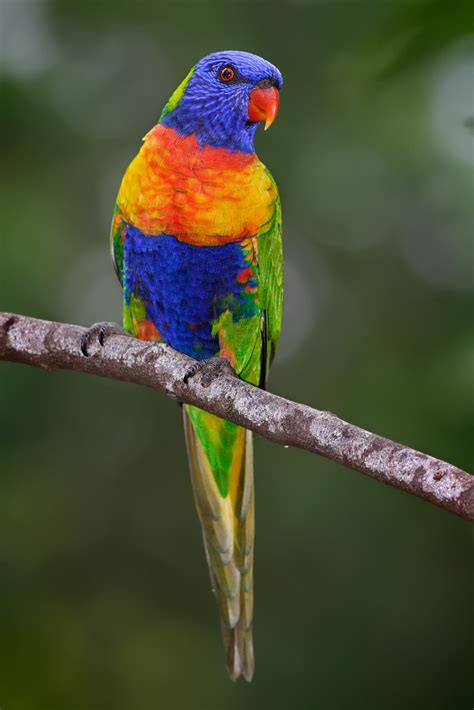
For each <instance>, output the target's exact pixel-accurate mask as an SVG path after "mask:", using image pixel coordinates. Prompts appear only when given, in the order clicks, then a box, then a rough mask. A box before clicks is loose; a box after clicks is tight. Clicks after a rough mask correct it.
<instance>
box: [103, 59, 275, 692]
mask: <svg viewBox="0 0 474 710" xmlns="http://www.w3.org/2000/svg"><path fill="white" fill-rule="evenodd" d="M282 83H283V79H282V75H281V73H280V71H279V70H278V69H277V68H276V67H275V66H274V65H273V64H271V63H270V62H268V61H266V60H265V59H263V58H261V57H259V56H257V55H254V54H250V53H248V52H243V51H221V52H214V53H213V54H209V55H208V56H206V57H204V58H203V59H201V60H200V61H198V62H197V63H196V64H195V66H194V67H193V68H192V69H191V71H190V72H189V73H188V74H187V76H186V77H185V79H184V80H183V81H182V82H181V83H180V84H179V86H178V87H177V89H176V90H175V91H174V92H173V93H172V95H171V97H170V98H169V100H168V102H167V103H166V104H165V106H164V108H163V110H162V112H161V115H160V118H159V120H158V123H157V124H156V125H154V126H153V128H152V129H151V130H150V131H149V132H148V133H147V134H146V136H145V138H144V139H143V144H142V146H141V149H140V151H139V152H138V154H137V155H136V157H135V158H134V159H133V160H132V162H131V163H130V165H129V166H128V168H127V169H126V171H125V174H124V176H123V179H122V182H121V185H120V188H119V192H118V196H117V200H116V205H115V211H114V214H113V219H112V227H111V240H110V241H111V251H112V259H113V263H114V267H115V271H116V274H117V277H118V279H119V281H120V284H121V286H122V289H123V330H124V331H125V332H126V333H127V334H130V335H131V336H133V337H136V338H140V339H142V340H147V341H155V342H164V343H167V344H168V345H170V346H171V347H172V348H174V349H176V350H178V351H180V352H182V353H185V354H186V355H188V356H190V357H191V358H194V359H195V360H196V361H197V365H198V366H199V364H200V363H202V362H208V361H209V360H211V361H212V359H213V358H215V359H218V358H221V359H222V358H224V359H225V360H227V361H228V362H229V363H230V365H231V366H232V368H233V369H234V371H235V373H236V374H237V375H238V376H239V377H240V378H242V379H243V380H245V381H246V382H249V383H251V384H253V385H255V386H257V387H261V388H264V387H265V385H266V382H267V377H268V371H269V367H270V364H271V362H272V360H273V358H274V355H275V352H276V349H277V345H278V341H279V336H280V330H281V318H282V298H283V252H282V226H281V204H280V198H279V195H278V189H277V186H276V183H275V181H274V179H273V177H272V176H271V174H270V172H269V171H268V169H267V168H266V167H265V165H264V164H263V163H262V162H261V161H260V160H259V158H258V157H257V155H256V153H255V148H254V138H255V133H256V130H257V127H258V126H259V124H260V123H261V122H265V129H267V128H269V127H270V126H271V124H272V123H273V121H274V119H275V117H276V115H277V112H278V108H279V95H280V89H281V87H282ZM103 332H104V331H103V330H102V334H103ZM182 412H183V421H184V437H185V444H186V450H187V458H188V462H189V469H190V475H191V482H192V490H193V494H194V500H195V505H196V508H197V514H198V518H199V521H200V524H201V529H202V536H203V540H204V548H205V554H206V558H207V563H208V567H209V573H210V578H211V587H212V590H213V593H214V595H215V598H216V601H217V606H218V611H219V616H220V621H221V628H222V637H223V642H224V650H225V658H226V667H227V671H228V673H229V675H230V677H231V679H232V680H237V679H238V678H239V677H241V676H242V677H243V678H244V679H246V680H247V681H251V680H252V677H253V674H254V664H255V661H254V649H253V639H252V624H253V562H254V538H255V520H254V472H253V444H252V432H250V431H248V430H245V429H243V428H242V427H240V426H238V425H237V424H233V423H231V422H229V421H225V420H223V419H221V418H219V417H217V416H215V415H213V414H210V413H209V412H206V411H204V410H201V409H199V408H197V407H195V406H191V405H187V404H184V405H183V406H182Z"/></svg>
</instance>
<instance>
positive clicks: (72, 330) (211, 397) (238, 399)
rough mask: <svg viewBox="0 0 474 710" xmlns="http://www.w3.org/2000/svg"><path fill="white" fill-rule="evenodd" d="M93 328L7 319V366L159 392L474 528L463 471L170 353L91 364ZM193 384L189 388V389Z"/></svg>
mask: <svg viewBox="0 0 474 710" xmlns="http://www.w3.org/2000/svg"><path fill="white" fill-rule="evenodd" d="M84 332H85V328H82V327H80V326H77V325H67V324H64V323H55V322H52V321H44V320H37V319H35V318H28V317H26V316H20V315H15V314H13V313H1V312H0V360H9V361H11V362H21V363H24V364H27V365H33V366H35V367H41V368H44V369H46V370H56V369H62V370H75V371H77V372H85V373H88V374H93V375H100V376H101V377H108V378H111V379H115V380H125V381H127V382H134V383H136V384H140V385H146V386H147V387H152V388H153V389H157V390H159V391H161V392H163V393H164V394H166V395H167V396H168V397H171V398H173V399H175V400H178V401H180V402H185V403H187V404H194V405H196V406H198V407H201V408H202V409H206V410H207V411H209V412H212V413H213V414H217V415H218V416H220V417H223V418H225V419H229V420H230V421H232V422H235V423H236V424H241V425H242V426H244V427H246V428H247V429H251V430H252V431H255V432H257V433H258V434H260V435H261V436H263V437H265V438H266V439H269V440H270V441H274V442H276V443H278V444H282V445H285V446H296V447H298V448H300V449H306V450H307V451H312V452H313V453H316V454H320V455H321V456H325V457H327V458H329V459H332V460H333V461H337V462H339V463H341V464H343V465H344V466H347V467H348V468H352V469H354V470H356V471H360V472H361V473H365V474H367V475H368V476H371V477H372V478H375V479H377V480H378V481H382V482H383V483H388V484H390V485H392V486H395V487H396V488H401V489H402V490H404V491H407V492H408V493H411V494H412V495H415V496H418V497H419V498H423V499H424V500H427V501H429V502H431V503H434V504H435V505H438V506H439V507H441V508H444V509H445V510H448V511H451V512H452V513H456V514H457V515H459V516H461V517H462V518H466V519H467V520H474V477H473V476H470V475H469V474H468V473H466V472H465V471H462V470H461V469H459V468H456V467H455V466H453V465H451V464H449V463H445V462H444V461H440V460H438V459H435V458H433V457H431V456H427V455H426V454H422V453H420V452H419V451H415V450H414V449H410V448H408V447H406V446H403V445H402V444H397V443H394V442H393V441H390V440H389V439H384V438H383V437H381V436H377V435H376V434H372V433H370V432H368V431H365V430H364V429H360V428H359V427H356V426H354V425H352V424H348V423H347V422H345V421H343V420H342V419H339V418H338V417H336V415H335V414H332V413H331V412H324V411H319V410H317V409H312V408H311V407H308V406H306V405H304V404H298V403H296V402H291V401H289V400H287V399H284V398H283V397H278V396H277V395H275V394H271V393H270V392H265V391H263V390H260V389H258V388H257V387H254V386H253V385H249V384H248V383H246V382H244V381H242V380H240V379H239V378H238V377H237V376H236V375H235V374H234V372H233V371H232V369H231V368H230V366H229V367H228V368H221V371H220V372H219V374H216V373H215V371H214V370H213V369H212V368H209V367H206V365H204V367H203V368H202V370H199V371H198V373H197V374H196V375H195V376H193V377H190V378H188V377H186V375H189V372H190V370H191V369H192V368H193V366H195V365H196V361H195V360H192V359H191V358H189V357H187V356H186V355H183V354H182V353H179V352H177V351H175V350H173V349H172V348H171V347H169V346H168V345H163V344H161V343H149V342H144V341H142V340H137V339H135V338H131V337H127V336H125V335H111V336H110V337H108V338H107V340H106V342H105V345H104V347H101V346H100V345H99V344H97V346H96V347H94V348H93V349H92V351H91V353H90V356H89V357H85V356H84V355H83V354H82V352H81V347H80V344H81V337H82V335H83V334H84ZM185 380H186V381H185Z"/></svg>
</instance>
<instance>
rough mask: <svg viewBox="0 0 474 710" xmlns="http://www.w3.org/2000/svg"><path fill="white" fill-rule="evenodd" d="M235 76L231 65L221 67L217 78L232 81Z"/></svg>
mask: <svg viewBox="0 0 474 710" xmlns="http://www.w3.org/2000/svg"><path fill="white" fill-rule="evenodd" d="M234 76H235V72H234V70H233V69H232V67H222V69H221V70H220V72H219V78H220V80H221V81H232V79H233V78H234Z"/></svg>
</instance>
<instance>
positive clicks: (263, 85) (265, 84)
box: [255, 79, 276, 89]
mask: <svg viewBox="0 0 474 710" xmlns="http://www.w3.org/2000/svg"><path fill="white" fill-rule="evenodd" d="M272 86H276V81H273V79H260V81H258V82H257V83H256V84H255V87H256V88H257V89H270V88H271V87H272Z"/></svg>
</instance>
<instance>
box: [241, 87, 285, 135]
mask: <svg viewBox="0 0 474 710" xmlns="http://www.w3.org/2000/svg"><path fill="white" fill-rule="evenodd" d="M279 105H280V92H279V91H278V89H277V88H276V86H270V87H269V88H268V89H258V88H256V89H252V91H251V92H250V98H249V113H248V115H249V121H252V122H253V123H258V122H259V121H265V130H267V128H270V126H271V125H272V123H273V121H274V120H275V118H276V115H277V113H278V107H279Z"/></svg>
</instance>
